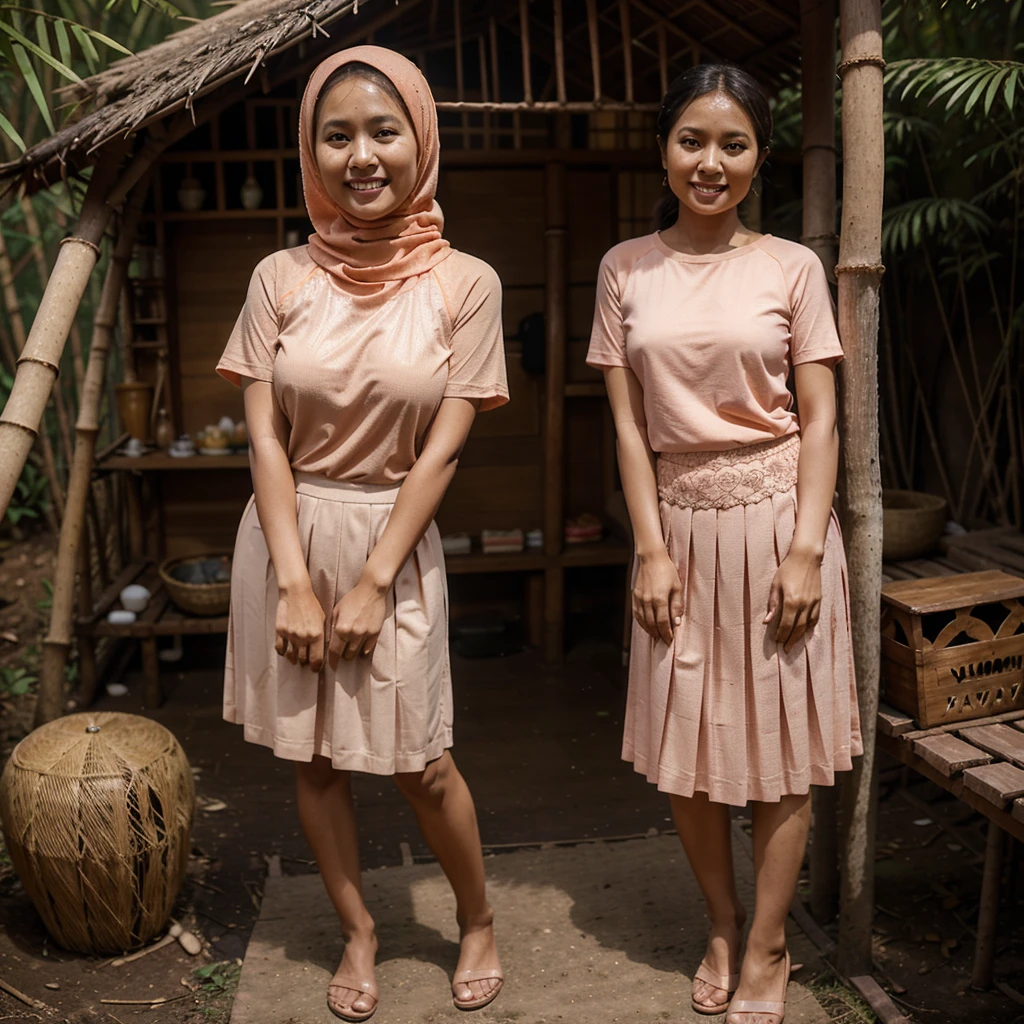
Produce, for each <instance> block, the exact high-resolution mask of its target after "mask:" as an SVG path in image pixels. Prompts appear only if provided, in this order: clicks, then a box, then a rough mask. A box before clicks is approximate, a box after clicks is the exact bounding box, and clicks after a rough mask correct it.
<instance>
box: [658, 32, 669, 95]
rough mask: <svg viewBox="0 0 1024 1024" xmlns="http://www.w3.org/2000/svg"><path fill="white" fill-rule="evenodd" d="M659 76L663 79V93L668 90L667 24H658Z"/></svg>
mask: <svg viewBox="0 0 1024 1024" xmlns="http://www.w3.org/2000/svg"><path fill="white" fill-rule="evenodd" d="M658 77H659V78H660V79H661V95H662V96H664V95H665V93H667V92H668V40H667V38H666V36H665V26H664V25H658Z"/></svg>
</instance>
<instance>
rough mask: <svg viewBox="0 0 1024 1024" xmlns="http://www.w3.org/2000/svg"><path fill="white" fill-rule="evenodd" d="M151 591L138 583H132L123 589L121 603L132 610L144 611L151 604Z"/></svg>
mask: <svg viewBox="0 0 1024 1024" xmlns="http://www.w3.org/2000/svg"><path fill="white" fill-rule="evenodd" d="M149 597H150V594H149V591H148V590H147V589H146V588H145V587H143V586H141V585H140V584H138V583H131V584H129V585H128V586H127V587H125V588H124V590H122V591H121V604H123V605H124V606H125V608H127V609H128V611H130V612H141V611H144V610H145V608H146V605H147V604H149Z"/></svg>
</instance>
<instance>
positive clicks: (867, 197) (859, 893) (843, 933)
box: [836, 0, 885, 977]
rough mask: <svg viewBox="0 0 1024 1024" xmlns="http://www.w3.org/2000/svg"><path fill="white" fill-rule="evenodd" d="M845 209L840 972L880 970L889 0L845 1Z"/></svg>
mask: <svg viewBox="0 0 1024 1024" xmlns="http://www.w3.org/2000/svg"><path fill="white" fill-rule="evenodd" d="M840 13H841V19H840V35H841V39H842V54H843V59H842V63H841V64H840V65H839V72H840V75H841V76H842V80H843V112H842V123H843V215H842V221H843V223H842V236H841V239H840V247H839V265H838V266H837V267H836V273H837V274H838V275H839V333H840V337H841V338H842V341H843V348H844V350H845V353H846V359H845V361H844V363H843V364H842V366H841V378H840V380H841V388H840V393H841V403H840V428H841V434H842V437H843V454H844V466H843V469H844V478H843V486H842V488H841V496H842V512H843V529H844V534H845V538H846V553H847V560H848V564H849V581H850V606H851V615H852V625H853V654H854V662H855V664H856V668H857V702H858V704H859V707H860V720H861V730H862V733H863V737H864V756H863V757H861V758H858V759H857V761H856V762H855V764H854V768H853V772H852V773H851V774H850V775H849V776H848V778H847V780H846V782H845V784H844V787H843V797H842V826H841V830H842V841H841V844H840V849H841V864H842V880H841V891H840V918H839V956H838V967H839V971H840V973H842V974H843V975H844V976H846V977H853V976H855V975H865V974H870V973H871V922H872V916H873V912H874V861H875V798H876V794H877V772H876V770H875V720H876V717H877V714H878V681H879V658H880V643H881V642H880V634H879V631H878V609H879V606H880V604H881V590H882V481H881V474H880V471H879V464H878V290H879V283H880V279H881V275H882V271H883V267H882V253H881V235H882V189H883V183H884V174H885V167H884V155H885V154H884V139H883V134H882V77H883V69H884V66H885V62H884V61H883V59H882V8H881V0H841V4H840Z"/></svg>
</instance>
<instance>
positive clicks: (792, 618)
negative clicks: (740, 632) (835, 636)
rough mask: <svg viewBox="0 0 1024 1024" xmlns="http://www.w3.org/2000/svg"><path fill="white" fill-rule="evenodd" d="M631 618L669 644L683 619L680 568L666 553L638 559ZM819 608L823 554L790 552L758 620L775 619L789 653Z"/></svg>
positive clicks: (777, 636) (778, 640)
mask: <svg viewBox="0 0 1024 1024" xmlns="http://www.w3.org/2000/svg"><path fill="white" fill-rule="evenodd" d="M632 600H633V618H635V619H636V621H637V622H638V623H639V624H640V626H641V628H642V629H643V630H644V631H645V632H647V633H648V634H649V635H650V636H652V637H653V638H654V639H655V640H661V641H663V642H664V643H666V644H671V643H672V632H673V630H674V629H675V627H676V626H678V625H679V624H680V623H681V622H682V616H683V587H682V584H681V583H680V581H679V571H678V570H677V568H676V565H675V563H674V562H673V561H672V559H671V557H669V554H668V552H667V551H664V550H663V551H659V552H657V553H655V554H654V555H653V556H651V557H648V558H644V557H640V559H639V569H638V571H637V577H636V583H635V584H634V586H633V593H632ZM820 611H821V558H820V556H816V555H814V554H812V553H804V552H801V551H796V550H791V551H790V553H789V554H788V555H787V556H786V557H785V558H784V559H783V560H782V564H781V565H780V566H779V568H778V569H777V570H776V572H775V576H774V577H773V578H772V585H771V590H770V592H769V597H768V608H767V610H766V612H765V617H764V619H763V620H762V621H763V622H764V624H765V625H768V623H770V622H771V621H772V619H774V618H776V616H777V617H778V625H777V626H776V629H775V642H776V643H779V644H782V645H783V647H784V650H785V651H786V653H787V654H788V653H789V652H790V651H791V650H792V649H793V647H794V646H795V645H796V644H797V643H798V642H799V640H800V639H801V638H802V637H803V636H804V634H805V633H806V632H807V630H808V629H810V628H811V627H812V626H813V625H814V624H815V623H816V622H817V621H818V615H819V613H820Z"/></svg>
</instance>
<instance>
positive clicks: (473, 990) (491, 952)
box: [452, 922, 502, 1003]
mask: <svg viewBox="0 0 1024 1024" xmlns="http://www.w3.org/2000/svg"><path fill="white" fill-rule="evenodd" d="M461 944H462V948H461V952H460V953H459V962H458V965H457V966H456V968H455V977H456V979H457V978H459V976H460V975H461V974H462V972H463V971H481V970H489V969H498V970H500V969H501V962H500V960H499V959H498V947H497V946H496V945H495V942H494V926H493V925H492V924H491V923H490V922H487V923H486V924H481V925H477V926H475V927H469V928H463V929H462V940H461ZM501 985H502V981H501V979H500V978H484V979H483V980H480V981H458V980H457V981H455V983H454V984H453V985H452V993H453V994H454V996H455V998H456V999H457V1000H458V1001H459V1002H462V1003H468V1002H475V1001H476V1000H478V999H485V998H486V997H487V996H492V995H497V992H498V989H499V988H501Z"/></svg>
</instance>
